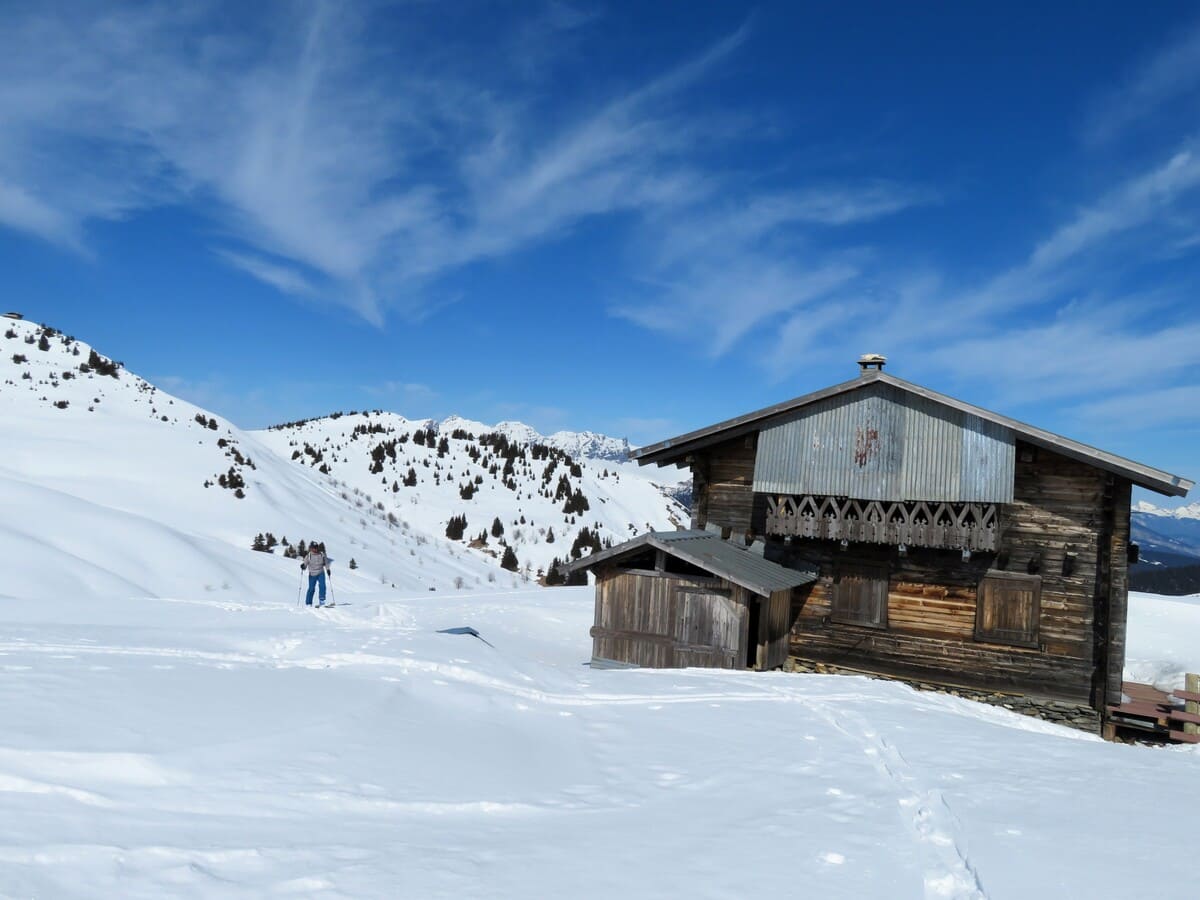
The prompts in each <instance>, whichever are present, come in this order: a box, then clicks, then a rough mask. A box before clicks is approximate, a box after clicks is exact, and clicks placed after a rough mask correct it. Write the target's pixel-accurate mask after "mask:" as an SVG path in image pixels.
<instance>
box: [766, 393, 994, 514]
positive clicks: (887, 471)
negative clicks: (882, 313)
mask: <svg viewBox="0 0 1200 900" xmlns="http://www.w3.org/2000/svg"><path fill="white" fill-rule="evenodd" d="M1014 455H1015V445H1014V440H1013V433H1012V431H1011V430H1010V429H1008V428H1005V427H1004V426H1000V425H996V424H994V423H991V422H985V421H983V420H982V419H980V418H979V417H978V416H975V415H971V414H969V413H964V412H961V411H959V410H954V409H948V408H946V407H945V406H943V405H941V404H938V403H935V402H934V401H932V400H929V399H926V398H924V397H920V396H916V395H913V394H910V393H908V392H906V391H900V390H898V389H897V388H895V387H892V386H891V385H887V384H880V383H876V384H872V385H868V386H867V387H865V388H863V389H862V390H861V391H855V392H853V393H849V394H842V395H838V396H835V397H830V398H828V399H825V400H821V401H818V402H816V403H813V404H811V405H809V406H808V407H806V408H805V409H804V411H803V413H802V414H801V415H799V416H797V417H796V418H794V419H791V420H789V421H787V422H783V423H781V424H779V425H775V426H773V427H771V428H766V429H764V430H763V431H762V432H761V433H760V434H759V439H758V454H757V457H756V460H755V466H754V490H755V491H759V492H763V493H778V494H821V495H832V496H843V497H856V498H860V499H863V500H939V501H958V502H973V503H1011V502H1012V492H1013V462H1014Z"/></svg>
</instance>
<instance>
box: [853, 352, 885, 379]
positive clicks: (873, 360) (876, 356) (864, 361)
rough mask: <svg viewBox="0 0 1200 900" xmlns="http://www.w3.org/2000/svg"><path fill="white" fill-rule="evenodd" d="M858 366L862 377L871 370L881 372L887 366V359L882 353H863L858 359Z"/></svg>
mask: <svg viewBox="0 0 1200 900" xmlns="http://www.w3.org/2000/svg"><path fill="white" fill-rule="evenodd" d="M858 365H859V368H860V369H862V373H863V374H864V375H866V374H867V372H869V371H870V370H871V369H878V370H879V371H880V372H882V371H883V367H884V366H885V365H887V357H886V356H884V355H883V354H882V353H864V354H863V355H862V356H860V357H859V358H858Z"/></svg>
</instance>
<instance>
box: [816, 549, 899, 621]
mask: <svg viewBox="0 0 1200 900" xmlns="http://www.w3.org/2000/svg"><path fill="white" fill-rule="evenodd" d="M887 604H888V570H887V566H873V565H857V564H853V563H843V564H842V565H840V566H839V567H838V570H837V573H836V574H835V575H834V580H833V597H832V610H831V616H830V618H832V619H833V621H834V622H840V623H842V624H845V625H867V626H869V627H871V628H887Z"/></svg>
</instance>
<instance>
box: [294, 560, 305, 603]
mask: <svg viewBox="0 0 1200 900" xmlns="http://www.w3.org/2000/svg"><path fill="white" fill-rule="evenodd" d="M303 590H304V570H303V569H301V570H300V584H299V585H298V586H297V587H296V605H297V606H299V605H300V594H301V592H302V591H303Z"/></svg>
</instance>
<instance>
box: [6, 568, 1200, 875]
mask: <svg viewBox="0 0 1200 900" xmlns="http://www.w3.org/2000/svg"><path fill="white" fill-rule="evenodd" d="M244 552H245V553H246V555H247V556H262V554H252V553H250V552H249V551H244ZM339 599H342V598H339ZM1192 601H1193V602H1192V603H1191V604H1177V603H1172V602H1167V603H1165V604H1163V608H1162V610H1159V611H1155V612H1154V614H1153V615H1151V616H1150V618H1151V620H1152V621H1158V620H1160V619H1161V620H1162V627H1164V628H1165V627H1168V625H1167V624H1166V623H1167V622H1168V620H1172V619H1173V620H1174V621H1175V622H1176V623H1177V625H1182V626H1186V627H1188V628H1190V629H1192V631H1191V633H1192V635H1193V637H1194V635H1195V634H1196V633H1197V632H1196V622H1195V619H1194V617H1191V616H1190V614H1188V611H1189V610H1190V611H1191V613H1194V612H1195V611H1196V608H1197V607H1196V598H1192ZM1156 602H1158V601H1157V600H1156V599H1155V598H1149V597H1144V598H1139V601H1138V603H1136V604H1135V606H1134V609H1135V615H1136V616H1137V618H1136V619H1135V621H1134V623H1133V627H1132V628H1131V640H1133V639H1134V638H1135V636H1138V635H1139V634H1141V637H1137V640H1145V641H1149V640H1153V639H1154V638H1148V637H1146V635H1148V634H1156V633H1157V632H1156V631H1146V632H1145V633H1144V634H1143V633H1141V630H1140V629H1141V625H1142V623H1143V620H1144V619H1145V618H1146V617H1147V616H1146V614H1147V611H1148V610H1150V609H1151V607H1152V605H1153V604H1154V603H1156ZM591 615H592V600H591V590H590V589H588V588H561V589H536V588H531V589H524V590H521V591H517V592H490V593H484V594H477V595H459V596H450V595H437V596H435V595H429V594H417V595H412V596H400V595H399V594H398V593H397V592H392V591H387V592H383V593H376V592H371V591H367V590H357V589H356V590H350V589H349V588H348V589H347V590H346V592H345V594H344V602H343V604H342V605H340V606H338V607H336V608H335V609H333V610H327V611H321V612H318V611H309V610H302V609H297V608H296V607H295V605H294V601H293V600H291V599H290V598H289V597H288V596H287V594H286V593H285V592H284V591H283V590H282V589H281V590H280V591H278V592H276V593H275V594H271V593H269V592H266V591H264V592H261V593H259V594H251V593H249V592H246V593H239V594H238V595H236V596H228V595H222V596H219V597H217V596H212V595H207V594H204V593H203V592H192V593H191V594H187V595H180V596H177V597H172V598H160V599H151V598H134V597H129V598H123V599H122V598H115V597H109V596H101V595H99V594H96V595H83V596H81V595H75V596H73V597H67V596H60V597H57V598H54V599H44V600H42V601H41V602H24V601H22V602H15V601H8V602H5V603H3V604H0V622H2V627H0V630H2V632H3V635H4V636H3V638H2V639H0V672H2V673H3V679H2V680H0V716H3V721H4V722H5V725H6V727H5V737H4V739H3V742H2V745H0V895H4V896H54V897H84V896H97V895H102V896H103V895H107V896H117V895H119V896H122V897H159V896H163V895H171V896H177V897H209V896H221V897H259V896H273V895H285V896H286V895H293V894H303V895H306V896H328V897H392V896H412V897H452V896H489V897H516V896H546V897H550V896H574V897H606V898H607V897H611V896H613V895H614V894H622V893H623V894H632V895H633V896H638V897H677V896H687V895H691V896H702V897H732V896H743V895H744V892H745V888H746V884H747V883H748V880H750V881H752V882H753V884H754V885H755V888H756V890H761V891H765V892H768V893H775V894H777V895H780V896H795V892H796V890H797V886H799V885H802V886H803V892H804V894H805V895H807V896H818V897H853V898H859V897H882V896H887V897H927V898H932V897H953V898H965V897H991V898H1002V897H1028V896H1047V895H1048V894H1054V895H1061V896H1077V897H1114V898H1118V897H1120V898H1124V897H1131V896H1143V895H1144V893H1143V892H1144V890H1145V887H1146V882H1145V876H1144V873H1145V871H1148V870H1149V869H1150V868H1152V869H1153V871H1154V873H1155V874H1154V894H1155V896H1159V897H1185V896H1192V895H1191V893H1190V891H1189V888H1188V887H1187V885H1188V879H1189V878H1190V869H1189V865H1190V863H1189V858H1190V857H1189V855H1188V854H1187V853H1186V852H1185V851H1186V846H1185V842H1186V840H1187V832H1186V824H1187V823H1188V822H1191V821H1192V820H1193V819H1194V810H1195V808H1196V804H1197V803H1198V802H1200V779H1198V778H1197V777H1196V776H1197V774H1198V772H1197V767H1198V766H1200V754H1197V753H1196V752H1195V751H1194V750H1192V749H1190V748H1184V749H1154V748H1147V747H1134V746H1122V745H1115V744H1108V743H1105V742H1103V741H1101V740H1099V739H1098V738H1095V737H1092V736H1089V735H1086V734H1083V733H1081V732H1076V731H1071V730H1069V729H1065V728H1060V727H1057V726H1053V725H1050V724H1047V723H1044V722H1041V721H1039V720H1035V719H1031V718H1025V717H1022V716H1019V715H1017V714H1015V713H1010V712H1008V711H1007V710H1003V709H998V708H994V707H990V706H983V705H979V704H974V703H971V702H969V701H966V700H960V699H957V698H953V697H948V696H943V695H936V694H929V693H918V692H915V691H912V690H910V689H909V688H907V687H904V686H902V685H899V684H895V683H889V682H883V681H874V680H870V679H866V678H859V677H844V676H820V675H791V674H784V673H740V672H718V671H706V670H696V669H692V670H683V671H647V670H641V671H639V670H605V671H601V670H592V669H590V668H588V667H586V666H585V665H583V663H585V662H586V660H587V659H588V657H589V653H590V641H589V638H588V636H587V630H588V627H589V626H590V624H591ZM1181 615H1182V616H1183V618H1178V617H1179V616H1181ZM467 624H469V625H471V626H473V627H475V628H477V629H478V630H479V632H480V633H481V635H482V636H483V637H484V638H485V639H487V641H489V642H490V643H491V644H493V645H494V646H493V647H489V646H487V645H485V644H484V643H483V642H482V641H480V640H478V639H476V638H473V637H470V636H457V635H447V634H439V633H437V632H438V629H442V628H448V627H454V626H459V625H467ZM1155 627H1156V628H1157V627H1158V626H1155ZM1181 630H1182V629H1181ZM1151 835H1152V836H1153V837H1151Z"/></svg>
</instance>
